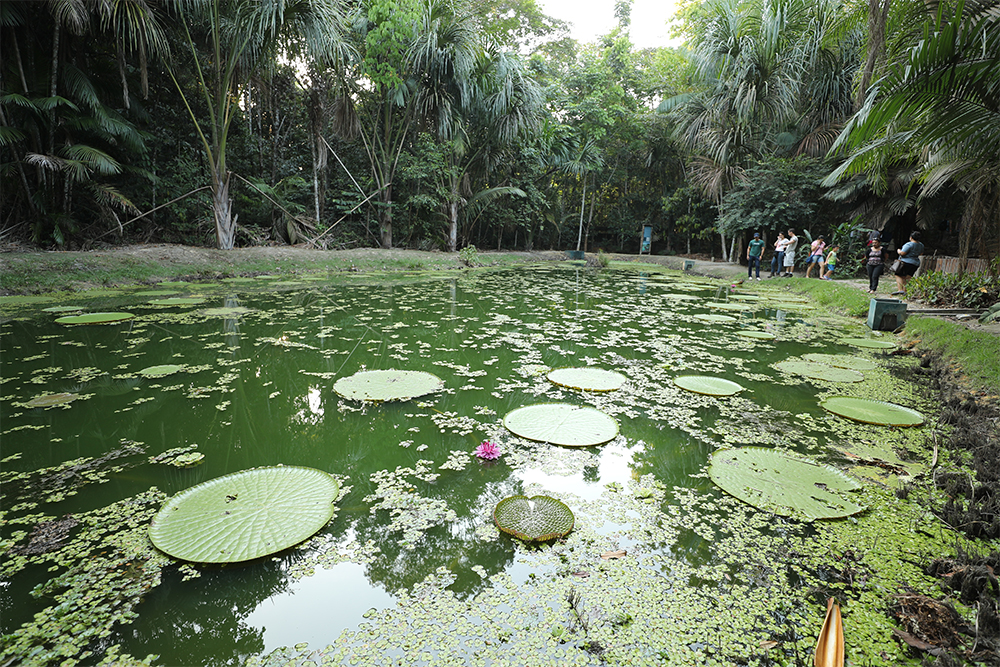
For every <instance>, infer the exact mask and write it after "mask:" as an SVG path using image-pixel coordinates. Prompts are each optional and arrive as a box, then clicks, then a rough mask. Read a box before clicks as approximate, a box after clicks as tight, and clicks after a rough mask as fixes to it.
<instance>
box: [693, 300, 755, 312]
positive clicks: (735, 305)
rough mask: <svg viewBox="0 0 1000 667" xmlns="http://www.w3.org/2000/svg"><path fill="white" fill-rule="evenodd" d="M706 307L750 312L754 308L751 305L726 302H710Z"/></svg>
mask: <svg viewBox="0 0 1000 667" xmlns="http://www.w3.org/2000/svg"><path fill="white" fill-rule="evenodd" d="M705 305H706V306H708V307H709V308H718V309H720V310H750V309H752V308H753V306H751V305H750V304H749V303H728V302H725V301H708V302H706V303H705Z"/></svg>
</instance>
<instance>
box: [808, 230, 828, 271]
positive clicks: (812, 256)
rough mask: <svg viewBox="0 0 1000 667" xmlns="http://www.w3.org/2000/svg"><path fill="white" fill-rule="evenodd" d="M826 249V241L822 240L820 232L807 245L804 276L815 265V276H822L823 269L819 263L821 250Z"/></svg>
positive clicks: (821, 255)
mask: <svg viewBox="0 0 1000 667" xmlns="http://www.w3.org/2000/svg"><path fill="white" fill-rule="evenodd" d="M825 249H826V241H824V240H823V236H822V234H821V235H819V236H817V237H816V240H815V241H813V242H812V245H811V246H809V256H808V257H806V278H808V277H809V274H810V273H812V270H813V267H814V266H815V267H816V270H817V272H818V273H819V275H818V276H816V277H817V278H822V277H823V269H822V268H820V265H821V264H822V263H823V251H824V250H825Z"/></svg>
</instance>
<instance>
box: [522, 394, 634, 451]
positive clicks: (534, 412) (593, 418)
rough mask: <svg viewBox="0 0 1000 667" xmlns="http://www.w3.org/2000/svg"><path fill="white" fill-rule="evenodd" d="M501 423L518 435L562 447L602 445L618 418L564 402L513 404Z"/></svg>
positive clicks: (613, 431)
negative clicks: (522, 405) (517, 406)
mask: <svg viewBox="0 0 1000 667" xmlns="http://www.w3.org/2000/svg"><path fill="white" fill-rule="evenodd" d="M503 425H504V426H506V427H507V428H508V429H509V430H510V431H511V432H512V433H514V434H515V435H519V436H521V437H522V438H527V439H528V440H535V441H538V442H548V443H551V444H553V445H563V446H566V447H590V446H592V445H603V444H604V443H606V442H608V441H609V440H612V439H613V438H614V437H615V436H616V435H618V422H616V421H615V420H614V418H613V417H611V416H610V415H607V414H605V413H603V412H601V411H600V410H597V409H595V408H587V407H581V406H578V405H569V404H567V403H539V404H538V405H526V406H524V407H522V408H517V409H516V410H512V411H511V412H508V413H507V416H506V417H504V418H503Z"/></svg>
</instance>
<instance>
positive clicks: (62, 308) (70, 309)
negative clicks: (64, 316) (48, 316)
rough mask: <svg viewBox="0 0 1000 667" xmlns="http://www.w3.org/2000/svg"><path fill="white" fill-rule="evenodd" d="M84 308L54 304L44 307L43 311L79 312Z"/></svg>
mask: <svg viewBox="0 0 1000 667" xmlns="http://www.w3.org/2000/svg"><path fill="white" fill-rule="evenodd" d="M81 310H83V306H52V307H50V308H42V312H43V313H78V312H80V311H81Z"/></svg>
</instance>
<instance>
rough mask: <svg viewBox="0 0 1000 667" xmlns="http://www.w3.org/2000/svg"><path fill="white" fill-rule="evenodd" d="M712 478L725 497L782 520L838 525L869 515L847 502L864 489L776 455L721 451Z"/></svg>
mask: <svg viewBox="0 0 1000 667" xmlns="http://www.w3.org/2000/svg"><path fill="white" fill-rule="evenodd" d="M708 474H709V477H711V479H712V481H713V482H715V483H716V484H718V485H719V486H720V487H721V488H722V489H723V490H724V491H725V492H726V493H729V494H730V495H732V496H735V497H736V498H739V499H740V500H742V501H743V502H745V503H747V504H749V505H753V506H754V507H756V508H758V509H761V510H764V511H765V512H773V513H774V514H778V515H781V516H792V517H796V518H799V519H805V520H807V521H811V520H813V519H837V518H840V517H845V516H850V515H852V514H857V513H858V512H860V511H861V510H863V509H864V507H862V506H861V505H858V504H856V503H854V502H853V501H851V500H848V499H847V498H846V497H845V496H844V492H847V491H855V490H857V489H859V488H861V485H860V484H858V483H857V482H856V481H854V480H853V479H851V478H850V477H848V476H847V475H845V474H844V473H842V472H840V471H839V470H837V469H836V468H831V467H830V466H827V465H823V464H820V463H816V462H815V461H812V460H810V459H806V458H803V457H800V456H793V455H791V454H785V453H782V452H776V451H774V450H773V449H764V448H762V447H741V448H739V449H726V450H722V451H718V452H716V453H715V454H713V455H712V460H711V464H710V465H709V468H708Z"/></svg>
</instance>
